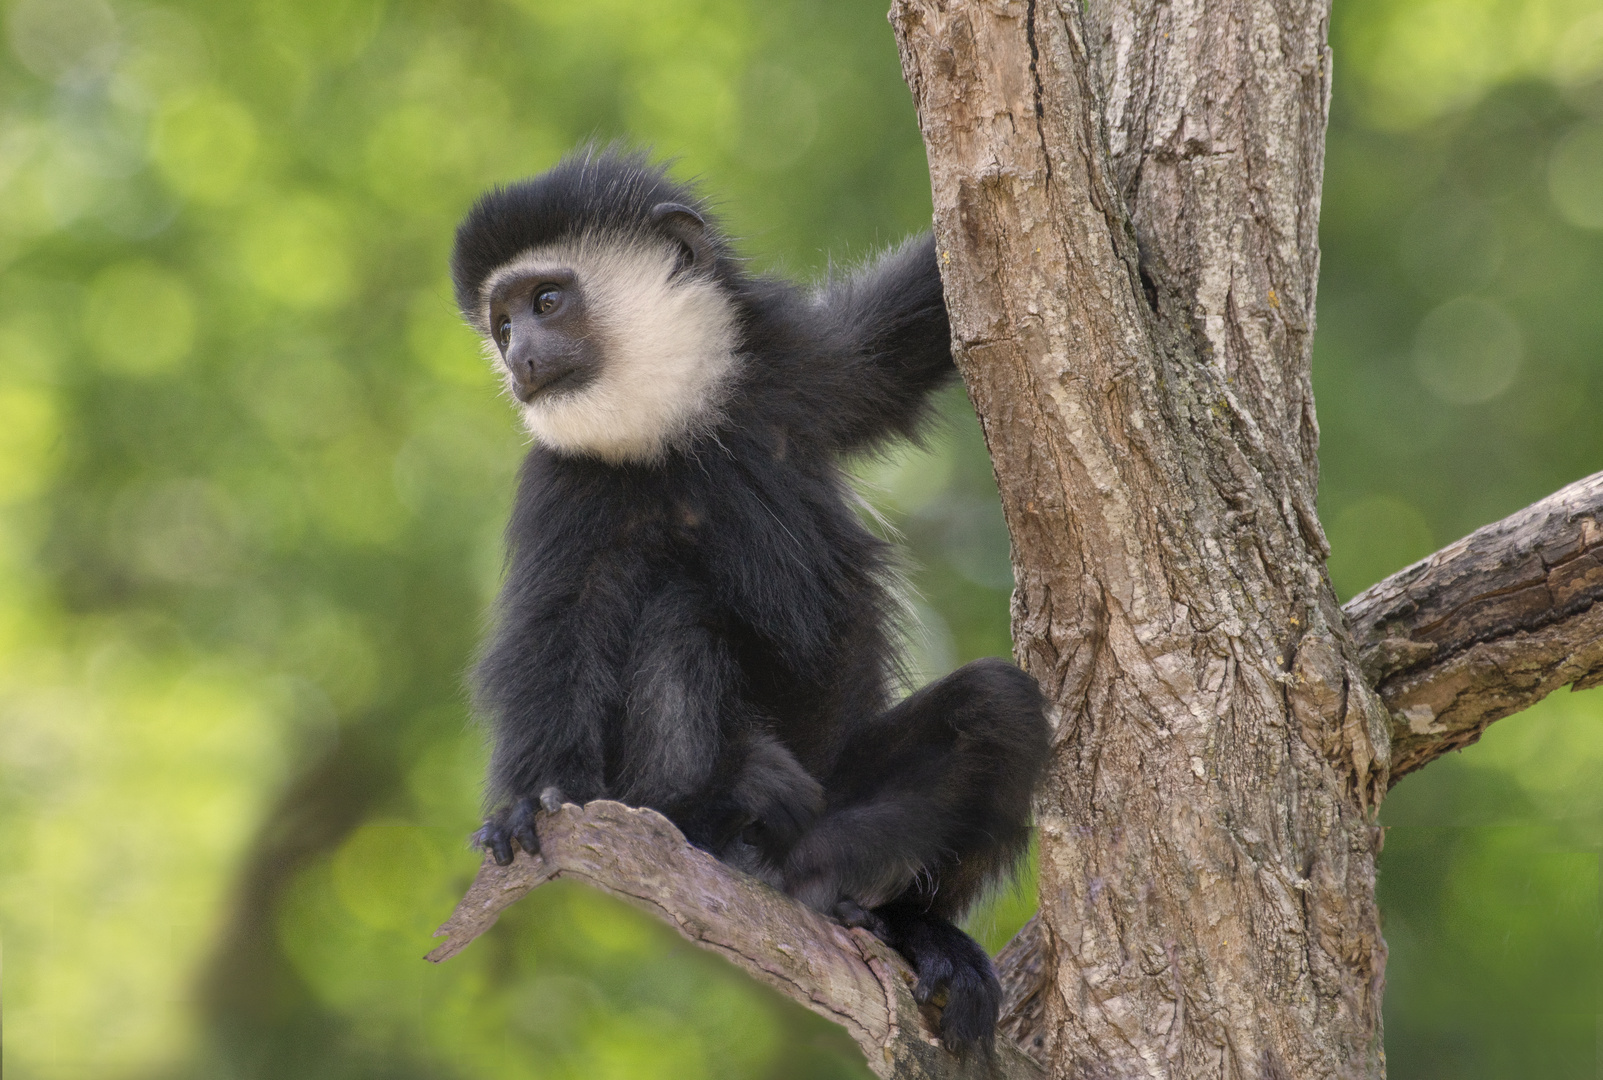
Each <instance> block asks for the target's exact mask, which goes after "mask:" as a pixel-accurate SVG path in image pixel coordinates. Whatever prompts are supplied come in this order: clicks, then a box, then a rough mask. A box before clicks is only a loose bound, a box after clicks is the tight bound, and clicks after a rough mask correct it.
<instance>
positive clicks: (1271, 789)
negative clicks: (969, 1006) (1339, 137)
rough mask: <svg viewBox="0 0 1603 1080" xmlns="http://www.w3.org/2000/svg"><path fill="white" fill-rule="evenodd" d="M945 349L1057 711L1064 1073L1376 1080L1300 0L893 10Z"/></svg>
mask: <svg viewBox="0 0 1603 1080" xmlns="http://www.w3.org/2000/svg"><path fill="white" fill-rule="evenodd" d="M891 20H892V23H893V24H894V26H895V28H896V32H897V38H898V41H899V43H900V46H901V49H902V60H903V70H904V72H905V73H906V75H907V79H908V83H909V85H910V86H911V87H912V89H913V94H914V98H915V101H916V103H917V105H918V111H919V119H920V124H921V126H922V128H923V131H924V138H925V145H926V148H927V149H928V152H929V158H930V171H931V176H932V182H933V187H934V198H935V220H936V234H937V238H938V241H939V245H940V250H941V259H942V266H943V272H944V274H945V283H946V292H947V301H948V306H949V308H950V310H951V314H952V330H953V341H954V348H955V351H956V354H957V358H958V365H959V367H960V368H961V370H962V372H963V375H964V378H965V380H966V381H967V383H968V387H969V392H970V395H971V397H972V399H973V401H974V405H975V408H976V409H977V411H978V412H979V415H980V419H981V423H982V425H983V427H984V430H985V435H986V440H987V443H988V445H989V447H990V451H991V457H992V461H993V463H994V466H995V470H996V478H997V485H998V487H999V488H1000V490H1001V496H1002V506H1003V511H1004V513H1005V515H1006V518H1007V522H1008V528H1009V531H1010V533H1011V535H1012V540H1013V558H1014V566H1015V570H1016V574H1017V581H1018V587H1017V590H1016V591H1015V593H1014V602H1013V633H1014V644H1015V649H1016V651H1017V654H1018V657H1019V659H1020V661H1021V663H1023V664H1024V666H1025V667H1026V668H1027V669H1028V670H1029V671H1030V672H1031V673H1032V674H1033V675H1035V676H1036V677H1037V678H1038V679H1039V680H1040V682H1041V685H1042V687H1043V688H1044V689H1045V690H1046V692H1047V693H1048V695H1049V697H1050V698H1051V699H1052V700H1053V701H1054V703H1055V705H1056V717H1055V722H1056V739H1055V743H1054V747H1055V748H1054V756H1053V762H1052V768H1051V770H1050V774H1049V777H1048V780H1047V782H1046V784H1045V785H1044V788H1043V790H1042V791H1041V793H1040V797H1039V801H1038V822H1039V826H1040V843H1041V919H1042V922H1043V924H1044V926H1045V929H1046V944H1047V953H1048V955H1049V956H1050V957H1051V958H1052V960H1053V961H1054V962H1055V964H1054V966H1055V970H1054V972H1053V974H1052V976H1051V981H1050V982H1049V984H1048V988H1049V992H1048V993H1047V994H1045V995H1044V1019H1045V1032H1044V1036H1045V1039H1046V1043H1047V1047H1046V1050H1047V1053H1048V1055H1049V1057H1050V1060H1051V1062H1052V1067H1053V1071H1054V1073H1055V1075H1059V1076H1076V1077H1078V1076H1137V1075H1140V1076H1149V1075H1153V1076H1156V1075H1162V1076H1198V1077H1201V1076H1209V1077H1218V1076H1251V1077H1260V1076H1262V1077H1286V1076H1295V1077H1332V1076H1379V1075H1381V1074H1382V1073H1383V1071H1384V1066H1383V1058H1382V1054H1381V1039H1380V997H1379V992H1380V985H1381V978H1382V969H1383V964H1384V955H1385V951H1384V950H1385V947H1384V944H1383V943H1382V940H1381V936H1380V931H1379V924H1378V917H1377V911H1376V907H1375V899H1374V881H1375V847H1376V844H1377V840H1378V830H1376V829H1375V828H1373V826H1372V821H1373V811H1374V808H1375V806H1376V804H1377V802H1378V800H1379V799H1380V797H1381V795H1382V794H1383V793H1384V792H1385V790H1386V785H1387V771H1388V762H1389V758H1390V738H1391V733H1390V719H1389V717H1388V715H1387V713H1386V711H1385V709H1384V708H1383V707H1382V706H1381V704H1380V701H1379V699H1378V697H1377V696H1376V694H1375V692H1374V691H1373V690H1372V689H1371V688H1370V687H1369V685H1368V684H1367V683H1366V682H1365V680H1364V678H1363V676H1362V675H1361V674H1360V671H1359V668H1358V665H1357V663H1356V652H1355V650H1354V649H1353V646H1352V644H1351V642H1350V641H1349V640H1348V638H1347V636H1346V633H1345V630H1344V622H1343V617H1342V613H1341V611H1340V608H1339V607H1338V605H1337V603H1336V598H1335V595H1334V593H1333V592H1332V590H1331V587H1330V584H1329V581H1328V579H1327V578H1326V576H1325V573H1324V558H1325V556H1326V554H1327V553H1328V549H1327V547H1326V544H1325V540H1324V537H1323V534H1322V532H1321V530H1320V527H1319V524H1318V519H1317V517H1316V514H1315V510H1314V494H1315V489H1316V484H1317V467H1318V464H1317V459H1316V457H1315V451H1316V447H1317V428H1316V425H1315V421H1314V408H1313V396H1312V391H1311V386H1310V381H1309V359H1310V347H1311V341H1312V333H1313V317H1314V290H1315V285H1316V282H1317V278H1318V269H1319V256H1318V243H1317V229H1318V216H1319V193H1320V178H1321V171H1322V168H1323V157H1324V132H1325V121H1326V112H1327V107H1328V102H1329V87H1330V53H1329V49H1328V47H1327V46H1326V43H1325V34H1326V24H1327V10H1326V7H1325V5H1324V4H1323V3H1320V2H1303V0H1198V2H1193V3H1157V2H1154V0H1092V2H1091V3H1090V4H1089V6H1088V7H1086V8H1085V9H1082V7H1081V5H1080V4H1079V3H1078V2H1075V0H1012V2H1008V0H983V2H975V0H968V2H963V0H897V2H896V4H895V6H894V7H893V8H892V12H891Z"/></svg>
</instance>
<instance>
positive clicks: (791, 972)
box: [428, 800, 1043, 1080]
mask: <svg viewBox="0 0 1603 1080" xmlns="http://www.w3.org/2000/svg"><path fill="white" fill-rule="evenodd" d="M537 828H538V829H539V833H540V849H541V855H539V856H533V857H531V856H529V855H527V854H525V853H523V852H521V851H520V852H518V855H517V858H515V859H514V860H513V861H512V864H511V865H510V866H504V867H503V866H497V865H495V863H494V862H493V861H492V860H490V859H485V861H484V865H483V866H482V867H480V868H479V873H478V876H477V877H476V878H475V879H474V882H473V885H472V886H471V887H470V888H469V889H468V893H467V895H466V896H464V897H463V898H462V901H461V903H459V904H458V905H457V906H456V910H455V911H454V912H452V914H451V917H450V919H448V920H447V921H446V923H445V925H444V926H442V927H440V929H439V930H438V931H436V933H435V936H436V937H444V938H445V939H446V940H445V942H444V943H443V944H441V945H440V946H439V947H437V948H436V949H435V950H434V951H433V952H431V953H429V955H428V959H429V960H432V961H434V962H435V963H439V962H440V961H442V960H447V959H449V958H450V957H452V956H455V955H456V954H457V953H459V952H461V951H462V950H463V949H464V948H465V947H467V945H468V943H469V942H471V941H472V940H473V939H474V938H476V937H478V936H479V935H480V934H482V933H484V932H485V931H486V930H488V929H489V928H490V927H491V926H493V925H494V924H495V921H496V919H497V918H498V917H499V916H500V913H501V912H502V911H503V910H504V909H505V908H507V907H508V906H509V905H511V904H512V903H513V902H514V901H516V900H518V899H519V898H520V897H522V896H524V895H526V894H527V893H529V892H530V891H531V890H533V889H536V888H538V887H539V886H541V885H544V884H545V883H546V882H548V881H551V880H553V879H555V878H559V877H561V878H573V879H575V880H578V881H582V882H584V883H585V884H587V885H591V886H594V887H595V888H598V889H600V890H602V891H603V892H608V893H611V894H612V895H613V896H617V897H620V898H622V899H624V900H627V901H628V902H630V903H632V904H634V905H635V906H636V907H639V908H642V909H644V910H645V911H647V912H649V913H651V914H652V915H655V916H657V917H658V918H660V919H662V920H663V921H664V922H667V923H669V924H670V925H672V926H673V927H674V928H675V929H676V930H678V931H679V932H680V933H681V934H683V935H684V936H685V937H686V938H687V939H689V940H690V941H691V942H693V943H694V944H696V945H700V946H701V947H702V948H704V949H708V950H710V951H712V952H715V953H718V954H719V955H720V956H722V957H724V958H725V959H726V960H729V961H730V962H731V963H733V964H734V965H735V966H736V967H739V968H741V969H742V970H744V971H745V972H747V973H748V974H750V975H752V976H753V977H755V978H756V979H758V980H759V981H761V982H764V983H767V984H768V985H769V986H772V987H773V988H774V989H776V990H778V991H779V992H780V993H782V994H785V995H786V996H788V997H791V998H794V999H795V1000H796V1001H799V1002H801V1003H802V1004H803V1005H805V1006H807V1007H808V1008H809V1009H812V1010H813V1011H814V1012H816V1013H818V1014H819V1015H821V1016H823V1017H826V1018H827V1019H829V1020H833V1021H834V1022H835V1023H837V1024H840V1025H841V1026H842V1027H844V1028H845V1029H846V1030H847V1032H849V1033H850V1034H851V1036H852V1038H853V1039H855V1040H856V1042H857V1045H858V1046H860V1047H861V1048H862V1050H863V1053H864V1055H865V1056H866V1057H867V1058H868V1066H869V1068H870V1069H872V1070H873V1071H874V1073H875V1074H876V1075H878V1076H881V1077H892V1076H894V1077H897V1078H898V1080H980V1078H986V1080H1040V1078H1041V1076H1042V1075H1043V1074H1042V1072H1041V1070H1040V1069H1039V1068H1038V1067H1037V1066H1036V1065H1035V1063H1034V1062H1032V1061H1031V1060H1030V1059H1029V1058H1028V1057H1026V1056H1025V1055H1024V1054H1023V1053H1021V1052H1020V1051H1019V1049H1018V1048H1017V1047H1015V1046H1013V1045H1012V1044H1011V1043H1009V1042H1008V1040H1007V1039H1006V1038H1005V1037H1004V1038H999V1039H998V1040H997V1044H996V1053H995V1055H994V1057H993V1058H992V1059H991V1060H987V1059H986V1058H985V1056H984V1055H982V1054H979V1053H971V1054H967V1055H964V1056H961V1057H960V1056H958V1055H954V1054H951V1053H948V1052H947V1051H946V1050H944V1049H942V1048H941V1047H940V1045H939V1043H938V1042H937V1040H936V1036H935V1027H934V1026H933V1023H932V1021H933V1020H934V1019H935V1015H934V1010H933V1009H927V1010H924V1011H921V1010H920V1007H919V1006H918V1005H917V1003H915V1002H914V1000H913V995H912V993H911V990H910V987H911V985H912V983H913V973H912V971H911V970H910V969H909V968H908V966H907V964H906V963H904V962H903V961H902V959H901V957H899V956H898V955H897V954H896V953H895V952H894V951H893V950H891V949H890V948H889V947H887V946H886V945H885V944H883V943H882V942H880V941H879V940H878V939H877V938H875V937H874V936H873V935H872V934H869V933H867V932H866V931H863V930H848V929H847V928H845V927H843V926H841V925H839V924H838V923H835V922H832V921H831V920H829V919H827V918H825V917H824V916H822V915H820V914H818V913H817V912H815V911H813V910H811V909H810V908H807V907H804V906H803V905H801V904H798V903H797V902H796V901H794V900H792V899H790V898H789V897H788V896H785V895H784V894H782V893H780V892H777V891H775V890H774V889H772V888H770V887H768V886H767V885H765V884H763V883H762V882H760V881H758V880H757V879H756V878H753V877H750V876H748V875H746V874H743V873H740V872H739V871H737V870H733V869H731V868H730V867H727V866H725V865H724V864H723V863H720V862H719V861H718V860H716V859H714V858H713V857H712V856H711V855H708V854H707V853H705V852H703V851H698V850H697V849H695V848H693V847H691V846H690V845H689V844H687V843H686V842H685V838H684V836H683V835H682V834H681V833H680V832H679V830H678V829H677V828H675V827H674V825H673V823H672V822H670V821H669V820H668V819H667V818H665V817H663V816H662V815H661V814H659V813H657V812H656V811H654V810H635V809H631V808H630V807H627V806H624V805H623V804H622V803H616V802H608V801H604V800H601V801H596V802H591V803H587V804H586V805H585V806H583V807H580V806H573V805H569V806H564V807H563V808H562V809H561V810H560V811H559V812H558V813H556V814H542V815H540V818H539V821H538V823H537Z"/></svg>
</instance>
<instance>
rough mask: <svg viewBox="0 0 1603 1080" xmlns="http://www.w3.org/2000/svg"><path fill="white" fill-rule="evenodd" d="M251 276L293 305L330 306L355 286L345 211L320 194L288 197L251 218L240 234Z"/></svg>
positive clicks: (242, 253)
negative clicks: (347, 247) (343, 212)
mask: <svg viewBox="0 0 1603 1080" xmlns="http://www.w3.org/2000/svg"><path fill="white" fill-rule="evenodd" d="M239 251H240V260H241V262H242V263H243V264H244V269H245V273H246V276H247V277H248V278H249V279H250V281H251V283H252V284H254V285H255V286H256V287H257V288H258V289H259V290H261V292H262V293H264V294H265V295H267V296H269V297H271V298H272V299H274V300H277V301H279V302H281V303H283V304H285V305H286V306H288V307H292V308H330V307H334V306H336V305H338V304H340V303H341V302H343V301H344V300H345V299H346V298H347V297H348V296H349V295H350V292H351V288H352V280H351V266H350V258H349V256H348V255H347V252H346V229H345V220H344V218H343V216H342V215H341V214H340V213H339V211H338V210H336V209H335V208H334V207H333V206H332V205H330V204H329V203H327V202H325V201H323V200H322V199H318V198H316V197H315V196H311V195H303V196H300V197H298V198H292V199H288V200H285V201H284V202H282V203H280V204H278V205H277V206H273V207H270V208H268V209H266V210H265V211H263V212H261V213H259V214H258V215H256V216H255V217H254V218H252V219H251V220H250V221H249V222H248V223H247V224H246V226H245V229H244V231H243V234H242V236H241V237H240V247H239Z"/></svg>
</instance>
